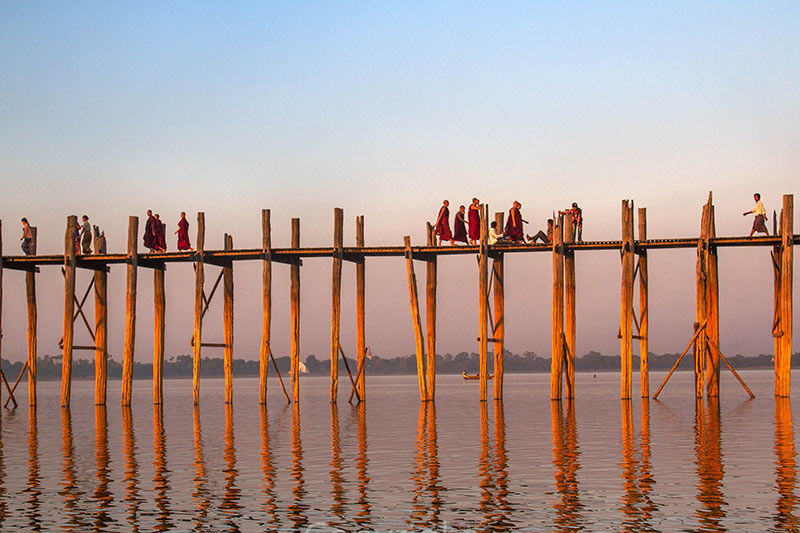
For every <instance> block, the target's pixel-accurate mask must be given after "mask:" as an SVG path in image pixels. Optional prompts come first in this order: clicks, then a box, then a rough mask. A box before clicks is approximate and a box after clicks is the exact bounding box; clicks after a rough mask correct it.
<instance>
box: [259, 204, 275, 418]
mask: <svg viewBox="0 0 800 533" xmlns="http://www.w3.org/2000/svg"><path fill="white" fill-rule="evenodd" d="M269 215H270V212H269V209H262V210H261V256H262V258H263V263H264V269H263V274H262V276H261V292H262V301H263V314H262V322H261V352H260V355H259V366H258V368H259V372H258V378H259V379H258V390H259V394H258V403H259V404H261V405H266V403H267V373H268V370H269V354H270V346H269V341H270V324H271V321H272V227H271V224H270V220H269Z"/></svg>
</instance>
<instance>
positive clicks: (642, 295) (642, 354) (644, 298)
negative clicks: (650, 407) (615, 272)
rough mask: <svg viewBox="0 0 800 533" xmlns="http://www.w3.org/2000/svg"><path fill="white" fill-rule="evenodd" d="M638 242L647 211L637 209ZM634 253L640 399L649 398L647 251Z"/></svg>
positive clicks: (642, 235) (644, 235)
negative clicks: (635, 257) (637, 273)
mask: <svg viewBox="0 0 800 533" xmlns="http://www.w3.org/2000/svg"><path fill="white" fill-rule="evenodd" d="M639 240H640V241H646V240H647V209H646V208H644V207H640V208H639ZM636 253H637V254H638V255H639V259H638V267H639V378H640V380H641V395H642V398H649V397H650V367H649V364H648V354H649V348H648V346H647V336H648V324H647V322H648V320H647V314H648V313H647V306H648V292H647V288H648V287H647V281H648V277H647V249H646V248H644V247H640V248H638V249H637V251H636Z"/></svg>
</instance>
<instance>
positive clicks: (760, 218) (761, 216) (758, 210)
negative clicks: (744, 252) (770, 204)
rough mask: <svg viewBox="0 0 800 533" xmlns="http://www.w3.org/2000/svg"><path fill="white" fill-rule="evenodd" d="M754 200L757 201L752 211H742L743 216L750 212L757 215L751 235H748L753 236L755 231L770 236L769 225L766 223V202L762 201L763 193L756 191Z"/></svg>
mask: <svg viewBox="0 0 800 533" xmlns="http://www.w3.org/2000/svg"><path fill="white" fill-rule="evenodd" d="M753 200H755V202H756V205H755V207H753V209H751V210H750V211H746V212H744V213H742V216H747V215H750V214H755V215H756V218H755V220H753V228H752V229H751V230H750V235H748V237H752V236H753V233H755V232H759V233H764V234H766V235H767V236H768V237H769V230H767V225H766V224H765V222H766V221H767V210H766V209H764V204H762V203H761V195H760V194H759V193H755V194H754V195H753Z"/></svg>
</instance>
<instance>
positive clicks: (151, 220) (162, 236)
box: [142, 209, 192, 252]
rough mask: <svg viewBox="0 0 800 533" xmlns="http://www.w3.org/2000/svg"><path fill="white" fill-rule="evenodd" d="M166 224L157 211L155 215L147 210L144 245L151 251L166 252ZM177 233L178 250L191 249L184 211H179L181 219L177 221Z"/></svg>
mask: <svg viewBox="0 0 800 533" xmlns="http://www.w3.org/2000/svg"><path fill="white" fill-rule="evenodd" d="M166 233H167V225H166V224H164V223H163V222H161V217H159V215H158V213H156V214H155V215H154V214H153V211H151V210H150V209H148V210H147V223H145V225H144V235H143V236H142V239H143V240H144V247H145V248H147V249H148V250H150V251H151V252H166V251H167V236H166ZM174 233H175V234H177V235H178V250H180V251H183V250H191V249H192V244H191V242H190V241H189V221H188V220H186V213H181V219H180V220H179V221H178V229H177V230H175V232H174Z"/></svg>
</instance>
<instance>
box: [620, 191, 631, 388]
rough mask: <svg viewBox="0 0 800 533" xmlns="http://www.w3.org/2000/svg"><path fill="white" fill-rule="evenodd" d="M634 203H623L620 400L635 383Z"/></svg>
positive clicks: (625, 201)
mask: <svg viewBox="0 0 800 533" xmlns="http://www.w3.org/2000/svg"><path fill="white" fill-rule="evenodd" d="M633 249H634V243H633V201H632V200H630V201H629V200H623V201H622V291H621V293H622V298H621V302H620V328H619V330H620V365H621V376H620V379H621V383H620V385H621V386H620V389H621V391H620V398H621V399H623V400H629V399H630V398H631V384H632V383H631V382H632V381H633V324H632V322H633Z"/></svg>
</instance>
